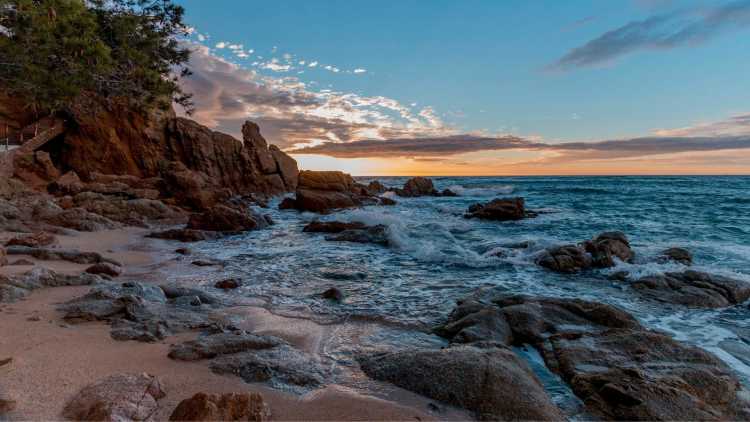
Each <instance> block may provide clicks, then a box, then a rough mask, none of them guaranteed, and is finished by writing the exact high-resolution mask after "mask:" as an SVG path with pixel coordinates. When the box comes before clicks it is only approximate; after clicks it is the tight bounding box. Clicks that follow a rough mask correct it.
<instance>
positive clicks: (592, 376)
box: [437, 289, 750, 420]
mask: <svg viewBox="0 0 750 422" xmlns="http://www.w3.org/2000/svg"><path fill="white" fill-rule="evenodd" d="M492 307H495V308H496V309H497V310H498V311H499V312H500V314H501V315H503V317H504V319H505V321H506V322H507V324H508V326H509V327H510V331H511V335H510V338H509V341H511V342H512V344H514V345H524V344H530V345H532V346H534V347H535V348H537V350H538V351H539V353H540V354H541V355H542V357H543V358H544V361H545V363H546V365H547V367H548V368H549V369H550V370H552V371H554V372H556V373H558V374H560V376H561V377H562V379H563V380H564V381H565V382H566V383H568V385H570V387H571V388H572V389H573V392H574V393H575V394H576V395H577V396H578V397H579V398H581V400H583V402H584V403H585V405H586V407H587V408H588V409H589V410H590V411H591V412H592V413H595V414H597V415H599V416H601V417H602V418H605V419H615V420H717V419H730V420H732V419H746V418H747V417H748V416H750V415H748V413H747V410H746V409H745V410H743V406H747V403H743V401H744V399H743V398H742V397H741V395H740V394H739V392H740V390H741V386H740V383H739V381H738V380H737V378H736V377H735V376H734V374H733V372H732V370H731V369H730V368H729V367H727V366H726V365H725V364H724V363H723V362H722V361H721V360H719V359H718V358H716V357H715V356H713V355H711V354H710V353H708V352H706V351H704V350H702V349H699V348H697V347H694V346H689V345H686V344H682V343H680V342H677V341H675V340H673V339H672V338H670V337H669V336H667V335H665V334H662V333H659V332H655V331H650V330H648V329H646V328H644V327H643V326H642V325H641V324H640V323H638V321H637V320H636V319H635V318H634V317H633V316H631V315H630V314H628V313H627V312H625V311H623V310H621V309H619V308H616V307H613V306H610V305H606V304H601V303H596V302H588V301H583V300H576V299H557V298H534V297H527V296H511V295H506V294H503V293H502V292H498V291H495V290H491V289H484V290H480V291H478V292H477V293H475V294H474V295H472V296H470V297H467V298H466V299H463V300H461V301H459V303H458V306H457V308H456V309H455V310H454V312H453V313H452V314H451V316H450V318H449V321H448V323H447V324H446V325H445V326H443V327H441V328H439V329H438V330H437V332H438V333H439V334H441V335H445V336H447V337H448V338H449V339H450V340H452V341H453V339H454V338H455V337H456V336H461V335H462V334H461V333H462V332H465V330H467V329H472V328H474V327H476V328H474V330H473V332H471V331H470V333H479V334H481V335H475V336H473V337H471V336H464V337H463V338H468V339H470V340H472V342H471V344H477V345H482V344H483V343H482V342H486V341H498V335H497V333H498V332H500V333H502V331H501V330H500V331H498V330H486V329H484V327H483V326H482V324H484V322H483V321H485V320H486V318H478V317H477V318H475V321H474V323H473V325H466V324H465V326H464V327H460V328H462V329H461V330H451V329H450V327H451V326H452V325H455V324H457V323H458V322H459V321H461V320H465V319H466V318H467V316H470V315H473V314H477V313H480V312H486V309H488V308H492ZM485 335H486V336H487V337H485ZM463 338H459V339H458V340H459V341H460V340H463Z"/></svg>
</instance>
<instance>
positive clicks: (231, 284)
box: [214, 278, 242, 290]
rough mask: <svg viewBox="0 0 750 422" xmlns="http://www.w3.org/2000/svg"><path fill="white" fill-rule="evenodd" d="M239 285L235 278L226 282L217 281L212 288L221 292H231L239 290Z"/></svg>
mask: <svg viewBox="0 0 750 422" xmlns="http://www.w3.org/2000/svg"><path fill="white" fill-rule="evenodd" d="M241 285H242V283H241V282H240V281H239V280H237V279H236V278H228V279H226V280H221V281H217V282H216V283H215V284H214V287H216V288H217V289H222V290H232V289H236V288H239V287H240V286H241Z"/></svg>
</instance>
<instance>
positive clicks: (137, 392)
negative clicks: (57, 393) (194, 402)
mask: <svg viewBox="0 0 750 422" xmlns="http://www.w3.org/2000/svg"><path fill="white" fill-rule="evenodd" d="M165 396H166V393H164V390H163V389H162V385H161V383H160V382H159V379H158V378H156V377H154V376H152V375H148V374H117V375H112V376H110V377H107V378H105V379H103V380H100V381H97V382H96V383H94V384H91V385H89V386H88V387H85V388H84V389H82V390H81V391H80V392H78V394H76V395H75V397H73V399H72V400H71V401H70V402H69V403H68V404H67V405H66V406H65V409H63V412H62V414H63V416H64V417H66V418H68V419H71V420H77V421H113V422H115V421H117V422H120V421H149V420H151V419H152V418H153V417H154V415H155V413H156V411H157V410H158V403H157V401H158V400H159V399H161V398H163V397H165Z"/></svg>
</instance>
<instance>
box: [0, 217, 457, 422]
mask: <svg viewBox="0 0 750 422" xmlns="http://www.w3.org/2000/svg"><path fill="white" fill-rule="evenodd" d="M144 234H145V232H144V231H143V230H142V229H132V228H130V229H121V230H111V231H104V232H98V233H81V234H80V235H77V236H59V245H58V246H57V247H61V248H71V249H79V250H81V251H96V252H99V253H102V254H103V255H105V256H107V257H109V258H112V259H115V260H117V261H119V262H121V263H123V265H124V268H125V275H124V276H123V280H127V279H138V280H139V281H144V280H146V281H149V278H152V280H151V281H159V276H158V273H159V272H158V271H155V269H159V271H165V270H166V271H179V270H180V266H183V267H187V266H188V265H189V260H177V259H176V255H175V254H174V253H173V252H172V250H173V249H174V248H177V247H180V246H183V245H179V244H175V243H169V242H165V241H160V240H150V239H144V238H143V235H144ZM8 237H9V234H7V233H0V241H2V240H3V239H7V238H8ZM19 258H25V259H29V260H31V261H34V262H35V264H36V265H41V266H44V267H47V268H49V269H52V270H55V271H59V272H65V273H77V272H81V271H83V270H84V269H85V268H86V266H85V265H76V264H71V263H65V262H55V261H45V262H41V261H36V260H33V259H31V258H29V257H21V256H11V257H10V260H11V261H15V260H16V259H19ZM30 268H31V267H28V266H26V267H19V266H5V267H0V274H4V275H8V274H14V273H18V272H23V271H27V270H28V269H30ZM183 270H185V271H188V269H187V268H183ZM190 270H191V271H195V269H190ZM212 271H220V270H217V269H213V270H212ZM87 290H88V287H61V288H50V289H41V290H37V291H34V292H33V293H32V294H31V295H30V296H29V297H28V298H27V299H26V300H23V301H20V302H17V303H14V304H4V305H0V361H1V360H3V359H5V358H9V357H10V358H12V359H13V360H12V362H11V363H9V364H7V365H4V366H1V367H0V389H2V391H5V392H6V394H8V395H10V396H11V397H13V398H14V399H15V400H16V401H17V409H16V411H14V412H13V413H11V414H10V415H8V416H9V417H10V419H11V420H13V419H18V420H21V419H23V420H59V419H61V416H60V414H61V411H62V409H63V407H64V406H65V404H66V403H67V402H68V401H69V400H70V398H71V397H73V396H74V395H75V394H76V393H77V392H78V391H79V390H80V389H81V388H83V387H85V386H86V385H89V384H91V383H93V382H95V381H97V380H99V379H101V378H104V377H107V376H109V375H112V374H116V373H123V372H132V373H142V372H147V373H150V374H153V375H156V376H158V377H159V378H160V380H161V381H162V384H163V385H164V389H165V391H166V393H167V396H166V397H165V398H164V399H162V400H160V401H159V409H160V410H159V413H158V415H157V420H166V419H167V418H168V417H169V415H170V414H171V412H172V410H173V409H174V408H175V407H176V405H177V404H178V403H179V402H180V401H181V400H183V399H185V398H188V397H190V396H192V395H193V394H195V393H198V392H206V393H223V392H258V393H261V394H262V395H263V397H264V398H265V400H266V401H267V402H268V403H269V405H270V408H271V412H272V418H273V420H404V421H406V420H410V421H414V420H437V419H451V420H456V419H466V418H467V415H466V414H465V413H463V412H460V411H457V410H455V409H450V408H445V409H443V410H442V411H441V412H439V413H437V412H433V411H431V410H430V403H431V401H430V400H428V399H426V398H423V397H421V396H417V395H415V394H412V393H409V392H407V391H404V390H400V389H398V388H396V387H392V386H389V385H383V386H382V389H380V391H379V392H380V394H378V397H376V396H375V395H373V394H371V391H367V390H359V389H352V388H347V387H344V386H341V385H335V384H332V385H328V386H327V387H325V388H323V389H320V390H317V391H313V392H311V393H308V394H306V395H302V396H298V395H294V394H291V393H285V392H281V391H277V390H272V389H270V388H267V387H265V386H263V385H256V384H247V383H244V382H243V381H242V380H241V379H240V378H237V377H232V376H221V375H217V374H214V373H212V372H211V371H210V370H209V368H208V365H207V364H206V363H205V362H194V363H191V362H180V361H173V360H171V359H169V358H167V352H168V349H169V345H170V344H172V343H177V342H180V341H184V340H187V339H190V338H192V337H194V336H196V335H197V333H186V334H182V335H180V336H173V337H170V338H167V339H165V340H164V341H163V342H159V343H139V342H117V341H114V340H113V339H112V338H111V337H110V335H109V327H108V326H107V325H105V324H104V323H86V324H80V325H68V324H65V323H64V322H63V321H62V319H61V315H60V314H59V313H58V312H57V311H56V310H55V305H56V304H58V303H62V302H65V301H67V300H70V299H72V298H75V297H78V296H81V295H82V294H84V293H85V292H86V291H87ZM228 311H229V312H232V313H233V314H236V315H241V316H243V317H244V319H243V321H246V322H245V323H243V324H242V325H243V328H247V329H252V330H254V331H256V332H259V333H266V334H274V335H277V336H280V337H282V338H285V339H286V340H287V341H289V342H290V343H292V344H293V345H295V346H296V347H298V348H300V349H302V350H305V351H307V352H309V353H313V354H315V353H325V349H326V347H325V345H326V342H328V341H330V339H331V338H332V337H331V336H332V335H333V334H334V333H335V331H336V330H337V329H339V327H336V326H330V325H329V326H322V325H319V324H316V323H315V322H313V321H310V320H305V319H296V318H287V317H280V316H276V315H273V314H272V313H271V312H269V311H268V310H265V309H261V308H258V307H252V306H242V307H235V308H231V309H229V310H228Z"/></svg>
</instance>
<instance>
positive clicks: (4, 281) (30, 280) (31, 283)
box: [0, 267, 101, 302]
mask: <svg viewBox="0 0 750 422" xmlns="http://www.w3.org/2000/svg"><path fill="white" fill-rule="evenodd" d="M99 282H101V278H99V277H98V276H96V275H94V274H85V273H84V274H80V275H64V274H58V273H56V272H54V271H50V270H48V269H46V268H42V267H34V268H33V269H31V270H29V271H27V272H25V273H23V274H19V275H14V276H11V277H2V276H0V302H15V301H17V300H19V299H22V298H24V297H26V296H27V295H28V294H29V293H30V292H31V291H32V290H36V289H42V288H45V287H63V286H90V285H93V284H98V283H99Z"/></svg>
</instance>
